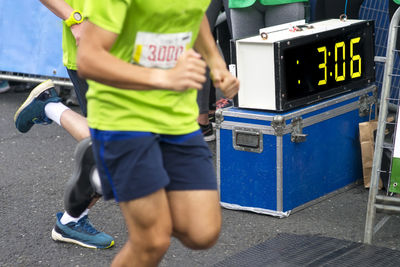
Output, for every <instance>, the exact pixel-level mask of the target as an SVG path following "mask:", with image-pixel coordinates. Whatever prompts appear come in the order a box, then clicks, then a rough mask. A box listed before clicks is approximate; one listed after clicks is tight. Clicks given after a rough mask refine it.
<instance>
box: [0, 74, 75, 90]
mask: <svg viewBox="0 0 400 267" xmlns="http://www.w3.org/2000/svg"><path fill="white" fill-rule="evenodd" d="M48 79H51V80H52V82H53V83H54V85H59V86H66V87H73V85H72V82H71V81H70V80H69V79H65V80H61V79H60V78H50V77H40V76H29V75H16V74H12V73H11V74H8V73H0V80H7V81H18V82H31V83H41V82H44V81H45V80H48Z"/></svg>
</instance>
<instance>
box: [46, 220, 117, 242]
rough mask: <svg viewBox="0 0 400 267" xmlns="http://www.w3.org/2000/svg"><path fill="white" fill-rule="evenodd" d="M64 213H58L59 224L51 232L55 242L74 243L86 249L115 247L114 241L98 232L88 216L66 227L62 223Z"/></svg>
mask: <svg viewBox="0 0 400 267" xmlns="http://www.w3.org/2000/svg"><path fill="white" fill-rule="evenodd" d="M62 215H63V213H62V212H58V213H57V223H56V225H55V227H54V228H53V230H52V231H51V238H52V239H53V240H54V241H61V242H67V243H74V244H77V245H80V246H82V247H86V248H110V247H112V246H113V245H114V239H113V238H112V237H111V236H109V235H107V234H106V233H104V232H99V231H97V230H96V229H95V228H94V227H93V225H92V224H91V223H90V221H89V218H88V216H87V215H85V216H84V217H82V218H81V219H80V220H79V221H78V222H76V223H75V222H70V223H67V224H66V225H64V224H62V223H61V222H60V219H61V217H62Z"/></svg>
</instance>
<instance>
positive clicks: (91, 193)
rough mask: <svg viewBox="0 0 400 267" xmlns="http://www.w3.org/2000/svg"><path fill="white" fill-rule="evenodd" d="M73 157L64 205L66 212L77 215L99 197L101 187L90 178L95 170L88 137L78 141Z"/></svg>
mask: <svg viewBox="0 0 400 267" xmlns="http://www.w3.org/2000/svg"><path fill="white" fill-rule="evenodd" d="M74 159H75V167H74V170H73V173H72V176H71V178H70V179H69V181H68V183H67V185H66V189H65V193H64V205H65V210H66V211H67V212H68V214H70V215H71V216H72V217H79V216H80V215H81V214H82V212H84V211H85V210H86V209H87V207H88V206H89V204H90V203H91V202H92V200H93V198H95V197H99V196H100V194H99V193H101V189H100V190H99V189H97V188H96V187H97V186H99V187H100V188H101V186H100V185H98V183H97V186H96V184H94V183H93V181H91V178H90V177H92V176H93V173H94V172H95V171H96V162H95V159H94V156H93V151H92V141H91V140H90V137H88V138H86V139H83V140H82V141H80V142H79V143H78V145H77V146H76V149H75V153H74ZM97 191H100V192H99V193H98V192H97Z"/></svg>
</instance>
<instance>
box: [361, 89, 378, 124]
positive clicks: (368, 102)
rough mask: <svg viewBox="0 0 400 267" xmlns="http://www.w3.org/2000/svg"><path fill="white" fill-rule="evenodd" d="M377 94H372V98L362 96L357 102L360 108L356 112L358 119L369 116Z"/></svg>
mask: <svg viewBox="0 0 400 267" xmlns="http://www.w3.org/2000/svg"><path fill="white" fill-rule="evenodd" d="M377 99H378V97H377V92H376V90H375V91H374V92H373V94H372V96H369V95H367V94H366V95H362V96H360V99H359V100H358V103H359V105H360V108H359V110H358V115H359V116H360V117H365V116H367V115H369V114H370V112H371V108H372V105H374V104H376V103H377Z"/></svg>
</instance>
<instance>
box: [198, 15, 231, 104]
mask: <svg viewBox="0 0 400 267" xmlns="http://www.w3.org/2000/svg"><path fill="white" fill-rule="evenodd" d="M194 47H195V49H196V51H198V52H199V53H200V54H201V55H202V56H203V58H204V60H205V61H206V62H207V65H208V67H209V68H210V74H211V79H212V81H213V83H214V86H215V88H220V89H221V91H222V92H223V93H224V95H225V96H226V97H227V98H233V97H234V96H235V95H236V94H237V92H238V90H239V81H238V79H236V77H234V76H233V75H232V74H231V73H230V72H229V71H228V69H227V68H226V64H225V61H224V59H223V58H222V56H221V54H220V53H219V50H218V48H217V45H216V43H215V40H214V37H213V36H212V34H211V31H210V25H209V23H208V20H207V16H206V15H204V17H203V20H202V22H201V26H200V31H199V35H198V37H197V40H196V43H195V46H194Z"/></svg>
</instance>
